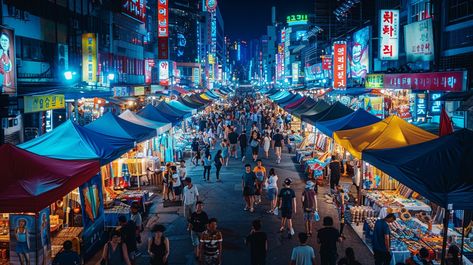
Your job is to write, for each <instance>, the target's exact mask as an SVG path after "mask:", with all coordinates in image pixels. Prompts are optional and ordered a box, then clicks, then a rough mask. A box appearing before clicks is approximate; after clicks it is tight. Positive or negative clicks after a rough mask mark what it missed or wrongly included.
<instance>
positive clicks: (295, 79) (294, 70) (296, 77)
mask: <svg viewBox="0 0 473 265" xmlns="http://www.w3.org/2000/svg"><path fill="white" fill-rule="evenodd" d="M298 82H299V63H298V62H296V63H292V83H293V84H297V83H298Z"/></svg>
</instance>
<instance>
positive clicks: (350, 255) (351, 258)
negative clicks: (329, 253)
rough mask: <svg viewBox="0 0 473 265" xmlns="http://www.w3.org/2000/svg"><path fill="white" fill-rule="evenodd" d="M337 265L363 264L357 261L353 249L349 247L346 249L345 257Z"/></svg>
mask: <svg viewBox="0 0 473 265" xmlns="http://www.w3.org/2000/svg"><path fill="white" fill-rule="evenodd" d="M337 265H361V263H360V262H359V261H357V260H356V258H355V251H354V250H353V248H350V247H349V248H346V249H345V257H343V258H341V259H340V260H339V261H338V263H337Z"/></svg>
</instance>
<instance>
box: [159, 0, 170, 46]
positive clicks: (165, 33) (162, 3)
mask: <svg viewBox="0 0 473 265" xmlns="http://www.w3.org/2000/svg"><path fill="white" fill-rule="evenodd" d="M168 12H169V10H168V0H158V37H169V15H168Z"/></svg>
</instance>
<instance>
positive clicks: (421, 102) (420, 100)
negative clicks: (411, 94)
mask: <svg viewBox="0 0 473 265" xmlns="http://www.w3.org/2000/svg"><path fill="white" fill-rule="evenodd" d="M426 117H427V101H426V99H425V94H424V93H419V94H416V121H418V122H425V119H426Z"/></svg>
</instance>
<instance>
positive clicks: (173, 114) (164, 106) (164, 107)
mask: <svg viewBox="0 0 473 265" xmlns="http://www.w3.org/2000/svg"><path fill="white" fill-rule="evenodd" d="M156 109H157V110H158V111H160V112H161V113H162V114H163V115H164V116H165V117H170V118H176V119H178V120H179V121H181V120H183V119H185V118H189V117H190V116H192V113H191V112H188V111H183V110H179V109H176V108H174V107H172V106H171V105H169V104H168V103H166V102H165V101H161V102H159V103H158V105H156Z"/></svg>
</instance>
